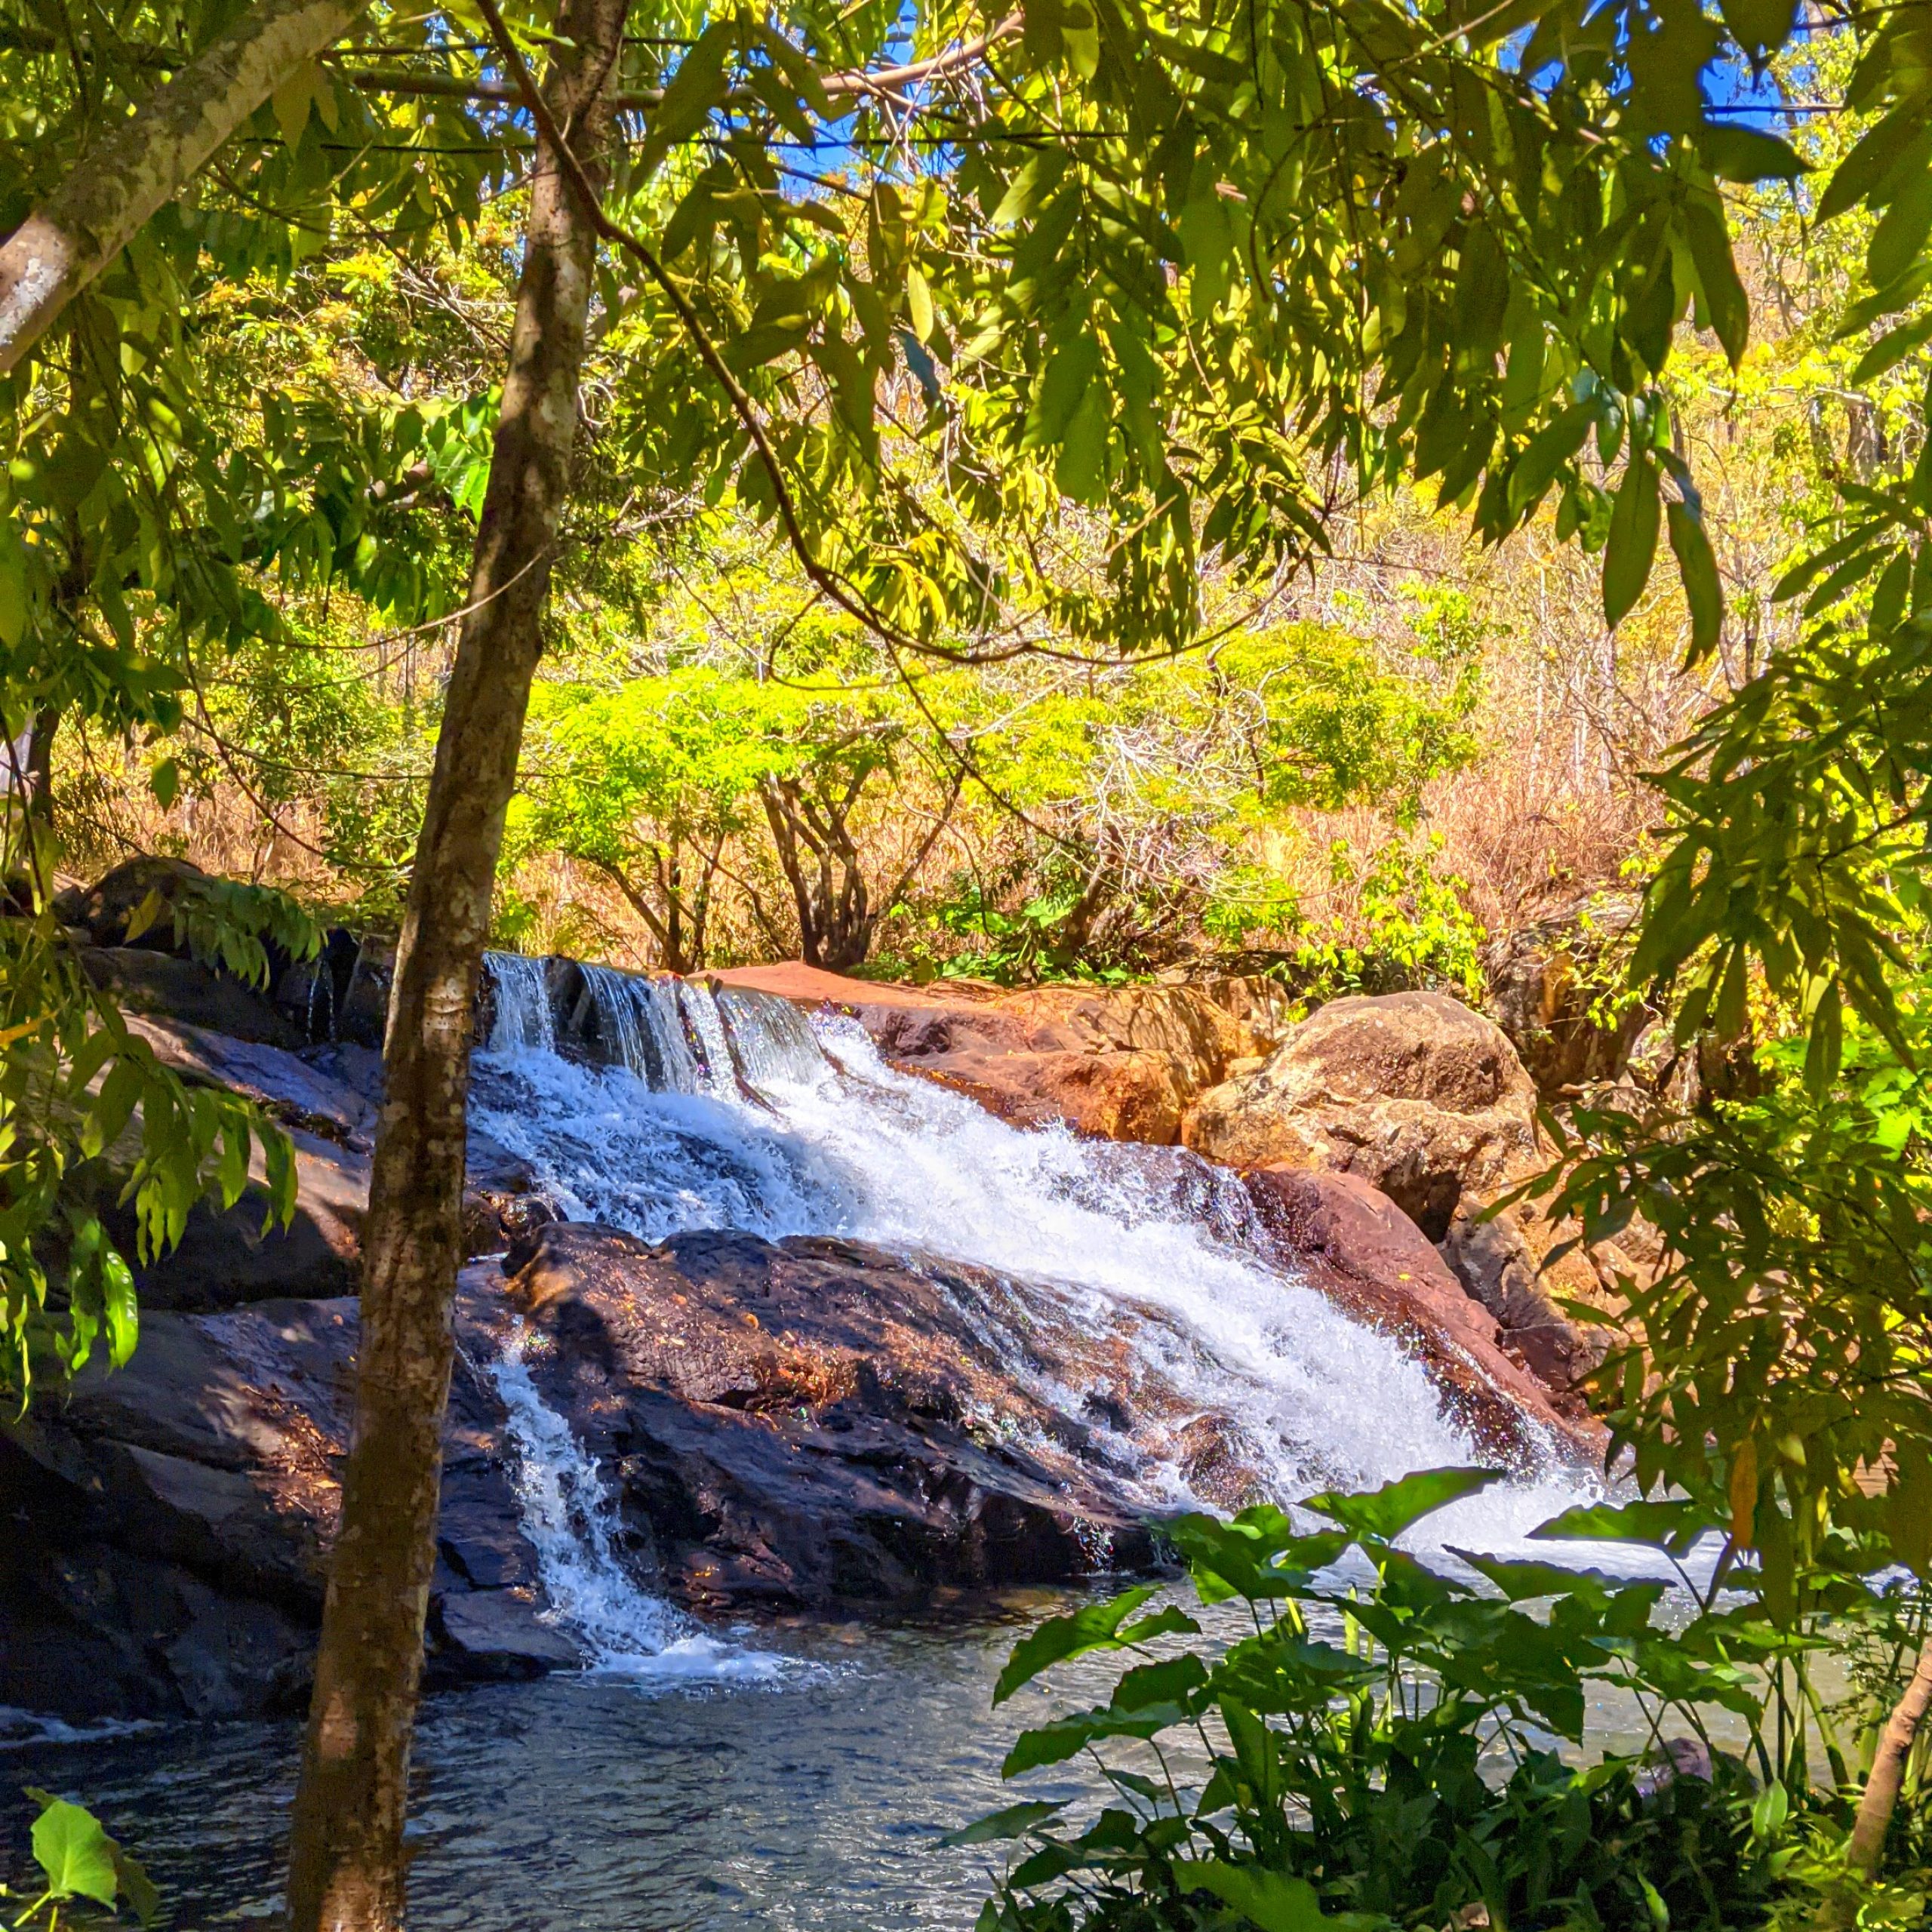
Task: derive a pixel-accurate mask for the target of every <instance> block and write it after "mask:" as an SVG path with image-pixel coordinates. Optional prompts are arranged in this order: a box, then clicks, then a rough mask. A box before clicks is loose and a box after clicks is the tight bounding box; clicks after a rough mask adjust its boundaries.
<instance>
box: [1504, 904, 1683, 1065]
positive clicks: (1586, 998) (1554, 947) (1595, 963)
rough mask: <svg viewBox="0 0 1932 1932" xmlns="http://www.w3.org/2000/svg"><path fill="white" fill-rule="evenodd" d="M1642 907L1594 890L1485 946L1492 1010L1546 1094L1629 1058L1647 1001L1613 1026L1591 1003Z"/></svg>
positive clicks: (1605, 987) (1605, 984)
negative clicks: (1612, 956) (1597, 1014)
mask: <svg viewBox="0 0 1932 1932" xmlns="http://www.w3.org/2000/svg"><path fill="white" fill-rule="evenodd" d="M1641 909H1642V901H1641V900H1639V899H1638V898H1637V897H1635V895H1634V894H1617V893H1594V894H1590V895H1589V897H1586V898H1583V899H1581V900H1578V901H1577V903H1575V904H1574V905H1573V906H1569V907H1567V908H1566V909H1564V911H1563V912H1560V913H1558V914H1556V915H1555V916H1553V917H1552V918H1547V919H1543V920H1540V921H1537V923H1536V924H1534V925H1530V926H1524V927H1521V928H1518V930H1517V931H1515V932H1513V933H1510V934H1506V936H1505V937H1503V938H1502V939H1500V940H1498V941H1497V943H1495V944H1494V945H1492V946H1490V947H1489V948H1488V949H1487V951H1486V952H1485V953H1484V958H1483V970H1484V974H1485V975H1486V976H1487V979H1488V981H1489V987H1490V998H1489V1004H1490V1009H1491V1011H1492V1012H1493V1013H1494V1014H1495V1016H1496V1019H1497V1023H1498V1024H1499V1025H1500V1026H1501V1027H1502V1029H1503V1032H1506V1034H1508V1035H1509V1038H1510V1041H1511V1042H1512V1044H1513V1045H1514V1046H1515V1049H1516V1051H1517V1052H1518V1054H1519V1055H1520V1056H1521V1058H1522V1062H1523V1065H1524V1068H1525V1069H1527V1072H1528V1073H1529V1075H1530V1078H1531V1080H1532V1081H1534V1082H1535V1084H1536V1088H1537V1092H1538V1093H1539V1094H1541V1095H1542V1096H1543V1098H1544V1099H1545V1100H1559V1099H1568V1098H1573V1097H1574V1096H1575V1095H1576V1094H1577V1093H1578V1092H1579V1091H1580V1090H1581V1089H1583V1088H1586V1087H1589V1086H1593V1085H1595V1084H1598V1083H1600V1082H1603V1081H1612V1080H1616V1079H1617V1078H1620V1076H1621V1075H1622V1074H1623V1070H1624V1068H1625V1067H1626V1066H1627V1065H1628V1064H1629V1059H1630V1054H1631V1049H1632V1047H1633V1046H1634V1045H1635V1044H1636V1041H1637V1039H1638V1035H1640V1034H1641V1033H1642V1032H1643V1031H1644V1027H1645V1026H1646V1024H1647V1023H1648V1022H1649V1021H1650V1020H1651V1017H1652V1015H1651V1011H1650V1010H1649V1008H1647V1007H1644V1006H1642V1005H1641V1004H1635V1003H1632V1004H1630V1005H1629V1006H1627V1007H1626V1008H1623V1011H1621V1012H1620V1014H1618V1015H1617V1019H1616V1020H1615V1022H1614V1024H1612V1025H1611V1026H1599V1025H1598V1023H1597V1021H1596V1020H1595V1018H1594V1017H1592V1008H1594V1007H1595V1004H1596V1003H1597V1001H1598V998H1599V996H1600V995H1603V994H1604V993H1606V992H1608V991H1609V990H1610V989H1611V972H1610V970H1609V966H1608V963H1607V956H1608V955H1610V954H1611V952H1613V951H1614V949H1615V948H1616V947H1617V945H1618V944H1619V943H1620V941H1622V940H1623V938H1624V937H1625V936H1626V934H1628V933H1629V931H1630V929H1631V928H1632V926H1633V925H1634V924H1635V923H1636V921H1637V918H1638V915H1639V913H1640V912H1641Z"/></svg>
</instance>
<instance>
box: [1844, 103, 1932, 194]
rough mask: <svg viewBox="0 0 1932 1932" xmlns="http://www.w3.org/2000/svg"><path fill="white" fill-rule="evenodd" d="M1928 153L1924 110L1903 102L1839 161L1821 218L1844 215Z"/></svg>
mask: <svg viewBox="0 0 1932 1932" xmlns="http://www.w3.org/2000/svg"><path fill="white" fill-rule="evenodd" d="M1921 150H1923V154H1922V155H1921ZM1927 155H1932V131H1927V128H1926V125H1925V118H1924V109H1923V108H1922V107H1921V106H1919V105H1918V103H1915V102H1912V101H1906V102H1903V103H1901V104H1900V106H1897V107H1895V108H1894V109H1892V110H1891V112H1890V113H1888V114H1887V115H1886V116H1885V117H1884V119H1883V120H1881V122H1879V123H1878V125H1877V126H1876V127H1875V128H1871V129H1869V131H1867V132H1866V134H1863V136H1862V137H1860V140H1859V141H1858V143H1857V146H1855V147H1854V148H1853V149H1852V151H1851V152H1850V153H1849V154H1848V155H1846V156H1845V158H1844V160H1843V161H1841V162H1839V164H1838V169H1837V171H1836V172H1835V174H1833V175H1832V178H1831V181H1830V183H1829V186H1827V187H1826V189H1825V192H1824V193H1823V195H1822V196H1820V198H1819V202H1818V219H1819V220H1820V221H1829V220H1832V218H1833V217H1835V216H1838V215H1841V214H1844V212H1845V211H1846V210H1847V208H1854V207H1856V206H1857V204H1858V203H1859V202H1862V201H1863V200H1864V199H1865V198H1866V196H1867V195H1869V194H1870V193H1871V192H1872V190H1873V189H1875V188H1876V187H1878V185H1879V184H1880V183H1881V181H1883V180H1884V179H1885V178H1886V177H1887V176H1888V175H1889V174H1890V173H1891V172H1892V171H1893V170H1894V168H1898V169H1900V171H1904V170H1906V169H1907V168H1912V166H1914V165H1916V164H1920V163H1921V162H1922V160H1923V158H1924V156H1927Z"/></svg>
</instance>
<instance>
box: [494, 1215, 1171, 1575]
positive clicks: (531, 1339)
mask: <svg viewBox="0 0 1932 1932" xmlns="http://www.w3.org/2000/svg"><path fill="white" fill-rule="evenodd" d="M474 1275H475V1271H474V1270H472V1272H471V1275H466V1277H465V1279H466V1282H468V1281H470V1280H471V1279H472V1278H473V1276H474ZM1024 1293H1025V1291H1024V1290H1023V1289H1016V1288H1015V1287H1013V1286H1012V1284H1008V1283H1004V1282H1002V1281H998V1280H996V1279H995V1278H993V1277H992V1276H990V1275H985V1274H983V1273H981V1272H980V1271H977V1270H973V1269H958V1268H954V1267H952V1266H946V1265H944V1264H940V1263H932V1264H927V1265H924V1266H921V1267H920V1268H918V1269H914V1268H912V1267H909V1266H907V1265H906V1264H905V1263H903V1262H900V1261H898V1260H894V1258H893V1257H890V1256H888V1255H886V1254H883V1253H881V1252H880V1251H878V1250H875V1249H873V1248H870V1247H866V1246H863V1245H862V1244H858V1243H854V1242H848V1241H834V1240H829V1239H821V1238H793V1239H791V1240H788V1241H783V1242H778V1243H774V1242H771V1241H763V1240H761V1239H759V1238H757V1237H756V1236H755V1235H745V1234H731V1233H705V1234H691V1235H680V1236H678V1237H677V1238H674V1239H673V1240H672V1241H669V1242H667V1243H666V1244H664V1245H663V1246H662V1247H650V1246H648V1245H647V1244H645V1243H644V1242H642V1241H638V1240H636V1239H635V1238H633V1237H632V1236H630V1235H625V1234H622V1233H620V1232H617V1231H616V1230H614V1229H605V1228H600V1227H595V1226H585V1225H582V1224H575V1225H558V1226H551V1227H547V1228H545V1229H542V1230H540V1232H539V1233H538V1235H537V1244H536V1248H535V1252H534V1255H533V1257H532V1258H531V1260H530V1261H529V1263H528V1264H527V1265H526V1266H525V1268H524V1269H522V1271H521V1272H520V1273H519V1274H518V1275H517V1277H516V1278H515V1280H514V1281H512V1283H511V1284H510V1285H509V1291H508V1294H507V1296H506V1297H505V1298H504V1299H503V1300H500V1301H499V1300H491V1299H478V1297H475V1295H474V1294H472V1293H466V1296H465V1300H464V1306H465V1312H466V1320H469V1321H480V1324H481V1326H482V1327H484V1328H485V1330H486V1331H488V1334H489V1335H490V1337H491V1340H500V1338H501V1337H503V1335H505V1334H506V1333H507V1332H508V1328H507V1323H508V1320H509V1311H510V1310H511V1309H515V1310H519V1311H521V1312H522V1314H523V1316H524V1320H525V1343H524V1359H525V1362H526V1363H527V1364H528V1367H529V1369H530V1371H531V1376H532V1378H533V1380H534V1382H535V1383H536V1386H537V1389H539V1391H540V1393H541V1394H542V1395H543V1398H545V1400H546V1401H548V1402H549V1404H551V1406H552V1407H554V1408H555V1409H556V1410H557V1411H558V1412H559V1413H561V1414H562V1415H564V1416H565V1417H566V1419H567V1420H568V1421H569V1422H570V1423H571V1427H572V1429H574V1432H576V1433H577V1436H578V1437H579V1438H580V1441H582V1442H583V1445H584V1446H585V1447H586V1450H587V1451H588V1452H589V1454H590V1455H591V1456H592V1457H593V1458H594V1459H595V1460H596V1462H597V1463H598V1465H599V1466H601V1467H602V1468H603V1469H605V1470H606V1471H607V1472H609V1474H610V1475H611V1477H612V1478H613V1479H614V1482H615V1484H616V1487H617V1494H618V1497H619V1500H620V1509H621V1511H622V1512H623V1517H624V1520H625V1521H626V1524H628V1525H629V1527H630V1528H631V1530H632V1533H633V1534H635V1537H637V1539H638V1542H639V1543H640V1545H641V1546H644V1547H645V1548H646V1549H648V1551H649V1552H651V1557H652V1558H653V1559H654V1562H655V1564H656V1566H657V1569H658V1571H659V1573H660V1575H661V1576H662V1577H663V1580H664V1583H665V1585H666V1587H667V1588H668V1589H670V1590H671V1591H672V1593H673V1594H675V1595H677V1596H678V1598H681V1600H683V1601H685V1602H687V1603H688V1604H692V1605H693V1606H694V1607H700V1608H714V1609H715V1608H724V1607H731V1608H744V1607H761V1608H768V1609H798V1608H824V1607H831V1606H833V1605H854V1604H856V1605H872V1606H888V1605H893V1604H899V1605H904V1604H912V1603H918V1602H921V1601H926V1600H927V1599H928V1598H929V1597H930V1595H931V1592H933V1591H934V1589H937V1588H941V1587H947V1586H983V1585H992V1584H1001V1583H1044V1582H1054V1581H1058V1580H1064V1579H1066V1578H1069V1577H1075V1576H1078V1575H1080V1574H1083V1573H1084V1572H1085V1571H1088V1570H1089V1569H1091V1567H1092V1564H1093V1555H1092V1552H1093V1549H1094V1545H1095V1543H1096V1541H1097V1540H1099V1539H1111V1540H1112V1548H1113V1551H1114V1560H1115V1561H1117V1562H1124V1563H1130V1564H1131V1563H1132V1562H1134V1561H1146V1560H1148V1559H1149V1557H1150V1556H1151V1546H1150V1543H1149V1538H1148V1537H1147V1535H1146V1532H1145V1531H1144V1530H1143V1529H1142V1528H1141V1527H1140V1524H1139V1522H1138V1520H1137V1519H1138V1517H1139V1515H1140V1512H1139V1510H1138V1509H1137V1508H1136V1507H1135V1506H1134V1503H1133V1502H1132V1501H1131V1497H1130V1494H1129V1491H1128V1484H1127V1481H1126V1480H1125V1474H1124V1470H1123V1469H1121V1467H1119V1466H1118V1465H1117V1463H1110V1462H1109V1456H1108V1452H1107V1451H1106V1447H1104V1446H1103V1443H1102V1442H1101V1441H1100V1438H1099V1436H1098V1435H1097V1432H1094V1431H1091V1430H1088V1429H1085V1428H1084V1427H1082V1426H1081V1425H1078V1424H1075V1423H1069V1422H1068V1421H1067V1420H1066V1419H1065V1418H1063V1417H1060V1416H1059V1415H1057V1414H1055V1413H1054V1411H1052V1410H1051V1409H1049V1408H1048V1407H1046V1406H1045V1405H1044V1404H1041V1403H1039V1402H1037V1401H1034V1400H1033V1399H1032V1398H1029V1396H1028V1395H1026V1394H1025V1393H1024V1392H1023V1391H1022V1389H1020V1387H1019V1386H1017V1384H1016V1381H1015V1378H1014V1374H1013V1372H1012V1368H1011V1366H1010V1365H1008V1364H1002V1363H1001V1362H999V1361H997V1360H996V1359H995V1358H994V1356H993V1355H992V1351H991V1349H989V1346H988V1344H987V1343H986V1340H984V1339H983V1338H984V1337H985V1336H986V1334H989V1333H994V1332H999V1331H1001V1329H1002V1328H1004V1327H1005V1326H1006V1325H1007V1323H1006V1322H1004V1321H1001V1322H999V1323H997V1324H995V1323H992V1322H989V1321H986V1319H985V1318H984V1314H985V1313H986V1312H991V1308H992V1304H993V1303H998V1302H1000V1301H1001V1300H1004V1299H1005V1298H1008V1297H1014V1296H1016V1295H1023V1294H1024ZM976 1311H980V1318H977V1319H976V1318H975V1313H976ZM1001 1312H1002V1313H1003V1314H1004V1315H1008V1317H1009V1318H1010V1316H1011V1313H1012V1311H1011V1309H1004V1310H1002V1311H1001ZM1041 1346H1043V1347H1048V1346H1051V1345H1050V1344H1048V1343H1046V1342H1044V1340H1043V1341H1042V1343H1041ZM1069 1346H1070V1347H1072V1348H1074V1349H1078V1351H1080V1352H1081V1354H1082V1355H1083V1359H1081V1360H1080V1361H1073V1360H1072V1359H1063V1360H1061V1361H1057V1362H1055V1363H1053V1364H1051V1365H1050V1366H1049V1367H1048V1372H1055V1371H1060V1372H1064V1373H1065V1374H1066V1375H1067V1376H1068V1377H1069V1379H1072V1378H1075V1377H1078V1378H1079V1379H1080V1380H1083V1381H1089V1382H1094V1381H1104V1380H1105V1379H1106V1367H1103V1365H1102V1362H1101V1358H1102V1357H1103V1356H1106V1355H1108V1353H1109V1348H1108V1344H1107V1343H1106V1341H1105V1340H1104V1339H1100V1340H1096V1339H1095V1338H1093V1337H1070V1338H1069ZM1112 1365H1113V1366H1115V1367H1118V1364H1112Z"/></svg>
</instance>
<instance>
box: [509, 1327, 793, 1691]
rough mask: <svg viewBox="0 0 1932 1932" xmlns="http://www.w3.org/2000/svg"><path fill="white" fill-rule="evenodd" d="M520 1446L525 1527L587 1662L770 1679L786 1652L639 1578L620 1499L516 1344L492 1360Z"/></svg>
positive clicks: (668, 1674) (641, 1671)
mask: <svg viewBox="0 0 1932 1932" xmlns="http://www.w3.org/2000/svg"><path fill="white" fill-rule="evenodd" d="M492 1374H493V1375H494V1379H495V1381H496V1385H497V1394H498V1395H500V1396H501V1397H502V1398H503V1408H504V1411H505V1413H506V1415H507V1416H508V1417H509V1435H510V1440H511V1441H512V1444H514V1445H515V1449H516V1455H517V1471H516V1487H517V1500H518V1503H520V1504H521V1512H522V1521H523V1530H524V1534H525V1535H526V1536H527V1537H528V1538H529V1539H530V1541H531V1546H532V1547H533V1548H534V1549H535V1550H536V1552H537V1569H538V1572H539V1574H540V1576H541V1577H542V1578H543V1594H544V1596H545V1598H546V1600H547V1601H548V1603H549V1614H551V1615H552V1617H555V1619H556V1620H557V1621H558V1622H559V1623H561V1624H563V1625H564V1626H565V1627H566V1628H567V1629H568V1630H569V1632H570V1633H571V1635H572V1636H573V1637H574V1638H576V1640H577V1642H578V1643H579V1644H581V1645H582V1646H583V1647H584V1649H585V1650H586V1651H588V1652H589V1660H590V1665H591V1668H592V1669H594V1670H598V1671H607V1672H611V1673H613V1674H616V1675H623V1676H626V1677H651V1678H706V1679H710V1680H713V1681H725V1682H729V1683H755V1684H768V1683H771V1682H772V1681H775V1680H776V1679H777V1677H778V1676H779V1675H780V1674H781V1673H782V1672H783V1669H784V1660H783V1659H782V1658H779V1657H773V1656H771V1655H768V1654H766V1653H764V1652H762V1651H748V1650H746V1649H744V1648H743V1647H742V1646H740V1645H739V1644H730V1643H725V1642H723V1641H720V1640H719V1639H718V1638H715V1637H712V1636H709V1635H706V1633H705V1632H703V1630H701V1629H699V1627H698V1626H697V1624H696V1623H694V1621H693V1620H691V1618H690V1617H686V1616H685V1614H683V1613H682V1612H681V1611H678V1610H677V1609H675V1607H673V1606H672V1605H671V1604H668V1603H666V1602H665V1601H663V1599H662V1598H658V1597H654V1596H651V1595H648V1594H647V1593H646V1592H645V1591H644V1590H642V1589H640V1588H638V1585H637V1584H636V1583H635V1582H633V1581H632V1579H631V1577H630V1575H629V1573H628V1572H627V1571H626V1569H625V1567H624V1566H623V1562H622V1561H621V1560H620V1558H619V1557H618V1555H617V1549H616V1546H615V1543H614V1534H613V1532H614V1524H615V1518H616V1514H617V1512H616V1508H615V1506H614V1504H613V1503H612V1502H611V1497H610V1494H609V1492H608V1490H606V1488H605V1486H604V1483H603V1480H602V1478H601V1477H600V1476H599V1475H598V1472H597V1469H596V1468H595V1466H594V1465H593V1464H592V1463H591V1461H590V1460H589V1457H586V1455H585V1454H584V1453H583V1449H582V1447H580V1444H578V1442H577V1438H576V1437H575V1436H574V1435H572V1434H571V1427H570V1425H569V1423H567V1422H565V1420H564V1419H563V1417H561V1416H560V1415H558V1414H557V1412H556V1411H555V1410H554V1409H552V1408H551V1407H549V1404H546V1402H545V1401H544V1400H543V1398H542V1397H541V1396H540V1395H538V1393H537V1386H536V1384H535V1383H534V1382H532V1381H531V1378H530V1371H529V1369H528V1367H527V1366H526V1365H525V1362H524V1360H523V1357H522V1354H521V1350H520V1349H518V1347H516V1346H511V1347H510V1348H509V1349H506V1350H505V1351H504V1352H503V1354H502V1355H500V1357H498V1358H497V1361H496V1362H495V1364H494V1366H493V1369H492Z"/></svg>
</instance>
